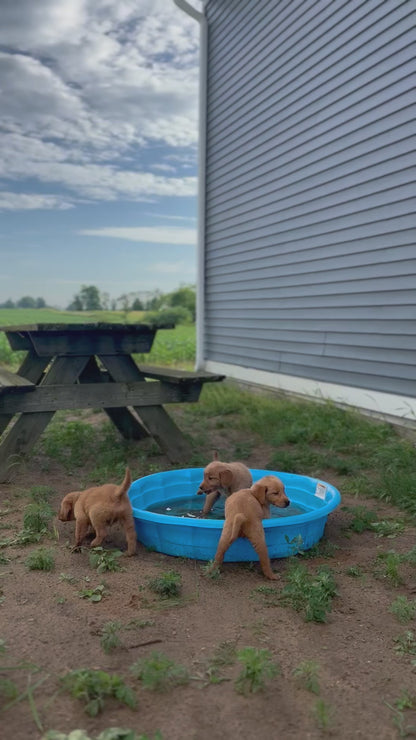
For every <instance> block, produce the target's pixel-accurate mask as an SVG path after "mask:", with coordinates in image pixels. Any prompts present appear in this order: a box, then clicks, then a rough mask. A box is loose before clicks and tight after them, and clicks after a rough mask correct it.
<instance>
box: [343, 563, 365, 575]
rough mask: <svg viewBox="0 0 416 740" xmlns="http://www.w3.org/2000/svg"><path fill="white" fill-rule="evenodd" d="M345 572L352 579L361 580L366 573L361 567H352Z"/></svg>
mask: <svg viewBox="0 0 416 740" xmlns="http://www.w3.org/2000/svg"><path fill="white" fill-rule="evenodd" d="M345 572H346V574H347V576H350V577H351V578H361V577H362V576H363V575H364V572H363V570H362V568H361V567H360V566H359V565H350V567H349V568H347V570H346V571H345Z"/></svg>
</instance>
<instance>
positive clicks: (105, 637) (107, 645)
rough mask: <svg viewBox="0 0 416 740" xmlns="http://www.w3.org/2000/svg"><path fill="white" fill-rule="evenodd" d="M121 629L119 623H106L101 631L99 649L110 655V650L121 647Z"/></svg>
mask: <svg viewBox="0 0 416 740" xmlns="http://www.w3.org/2000/svg"><path fill="white" fill-rule="evenodd" d="M122 629H123V625H122V624H121V622H117V621H115V622H107V623H106V624H104V625H103V627H102V629H101V641H100V642H101V647H102V649H103V650H104V652H105V653H111V651H112V650H115V649H116V648H118V647H120V646H121V645H122V642H121V637H120V632H121V630H122Z"/></svg>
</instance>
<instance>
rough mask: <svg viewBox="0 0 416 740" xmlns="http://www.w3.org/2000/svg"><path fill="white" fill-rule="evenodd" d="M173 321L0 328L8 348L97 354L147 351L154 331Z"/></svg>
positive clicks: (169, 325) (34, 325)
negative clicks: (165, 322) (4, 334)
mask: <svg viewBox="0 0 416 740" xmlns="http://www.w3.org/2000/svg"><path fill="white" fill-rule="evenodd" d="M173 326H174V325H173V324H166V325H164V326H162V327H156V326H155V325H153V324H111V323H101V322H100V323H90V324H32V325H27V326H12V327H10V326H9V327H0V331H4V332H5V333H6V336H7V339H8V341H9V344H10V346H11V348H12V349H14V350H23V349H31V348H34V349H35V351H36V353H37V354H38V355H39V356H40V357H44V356H46V355H50V356H53V355H56V354H61V355H62V354H66V355H70V356H71V355H78V354H83V355H89V356H91V355H97V354H99V353H100V352H102V353H103V354H117V353H122V354H124V353H127V354H129V353H131V352H149V351H150V349H151V347H152V344H153V340H154V337H155V334H156V331H157V330H158V329H159V328H162V329H164V328H172V327H173Z"/></svg>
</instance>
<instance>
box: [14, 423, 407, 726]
mask: <svg viewBox="0 0 416 740" xmlns="http://www.w3.org/2000/svg"><path fill="white" fill-rule="evenodd" d="M212 434H213V435H214V431H213V432H212ZM234 437H235V439H234V441H235V440H236V439H237V438H238V430H235V432H234ZM210 444H211V445H212V447H215V446H218V439H216V438H215V437H214V436H212V439H211V441H210ZM212 447H211V449H212ZM206 454H207V458H209V448H207V450H206ZM269 454H270V450H267V448H266V447H265V446H264V445H263V446H260V445H259V446H257V447H254V448H253V452H252V454H251V455H250V457H249V459H248V461H247V462H248V464H249V465H250V466H251V467H258V468H263V467H266V466H267V464H268V457H269ZM40 462H41V461H40V459H39V456H37V457H36V456H34V457H33V458H32V459H31V460H30V461H29V463H28V465H27V466H26V468H25V469H24V470H23V469H22V470H20V472H19V473H18V475H17V477H16V479H15V480H14V482H13V483H11V484H7V485H6V484H2V485H0V496H1V504H0V509H1V511H0V513H1V517H0V522H1V527H2V530H1V531H0V539H3V538H5V537H7V536H10V535H11V534H13V532H14V531H17V530H19V529H21V526H22V512H23V509H24V507H25V506H26V505H27V502H28V498H27V493H26V494H25V493H24V491H25V490H26V492H27V490H28V489H29V488H30V487H31V486H33V485H34V484H36V485H52V486H53V488H54V490H55V491H56V494H55V495H54V498H53V501H52V503H53V505H54V507H55V509H56V510H57V509H58V506H59V502H60V500H61V498H62V497H63V495H64V494H65V493H67V492H68V491H70V490H73V489H74V488H75V487H76V485H75V482H76V479H77V476H81V473H78V472H77V471H74V473H73V474H72V475H68V474H67V473H65V471H64V470H63V469H62V468H61V467H60V466H59V465H58V464H56V463H52V464H51V465H50V469H49V471H48V472H47V473H46V472H42V467H43V466H42V465H41V464H40ZM129 462H130V464H131V467H132V471H133V475H134V477H136V478H137V477H139V476H140V474H141V471H140V469H139V467H138V466H137V464H136V461H135V459H134V458H132V460H131V461H129ZM157 462H158V464H160V465H161V466H162V467H164V469H168V468H169V467H170V466H169V464H168V463H167V461H166V460H163V457H162V456H160V457H159V458H158V459H157ZM326 479H327V480H329V481H330V482H331V483H333V484H334V485H336V486H338V487H340V490H341V494H342V499H343V500H342V506H345V505H350V506H351V505H357V504H358V503H360V504H361V503H364V504H365V505H366V506H368V507H369V508H373V509H376V507H377V513H378V516H379V517H382V516H386V517H388V518H394V517H398V518H400V519H402V518H403V515H402V514H401V512H398V511H397V510H392V509H390V508H388V507H384V508H381V507H380V506H379V505H378V504H376V503H375V502H374V501H371V500H368V501H364V502H362V501H358V500H357V499H356V498H353V497H352V496H351V495H349V493H348V486H346V485H345V483H342V486H341V482H340V481H337V480H336V479H334V477H333V476H331V475H330V474H329V473H328V477H327V478H326ZM103 482H104V481H103ZM342 506H341V507H339V508H338V509H337V510H336V511H335V512H333V513H332V514H331V515H330V517H329V519H328V523H327V527H326V532H325V538H326V540H327V541H328V542H329V543H330V544H331V545H332V546H333V547H332V552H333V555H332V557H330V558H323V557H322V556H321V557H316V558H313V559H311V558H308V559H306V560H305V561H304V562H305V563H306V565H307V567H308V568H309V569H310V570H311V571H312V570H315V569H316V568H317V566H319V565H322V564H325V565H327V566H329V567H330V568H331V569H332V570H333V571H334V574H335V578H336V582H337V588H338V596H336V598H335V599H334V600H333V605H332V612H331V613H330V614H329V615H328V621H327V623H325V624H317V623H313V622H305V620H304V618H303V615H302V614H300V613H297V612H295V611H293V610H292V609H291V608H289V607H283V606H282V605H281V604H280V603H279V598H278V596H279V593H280V591H281V589H282V587H283V585H284V583H285V578H284V575H285V571H286V569H287V567H288V561H287V559H282V560H279V561H273V563H272V565H273V567H274V569H275V570H276V571H277V572H279V573H280V574H281V578H280V580H279V581H277V582H276V583H272V582H270V581H267V580H266V579H265V578H264V577H263V576H262V574H261V573H260V570H259V566H258V564H257V563H256V564H254V565H250V564H228V565H227V564H226V565H225V566H224V568H223V574H222V577H221V578H220V579H219V580H218V581H215V580H212V579H209V578H206V576H204V574H203V570H202V565H203V564H202V563H200V562H196V561H189V560H186V559H182V558H172V557H170V556H167V555H163V554H161V553H157V552H149V551H147V550H146V549H145V548H144V547H143V546H142V545H140V543H139V544H138V553H137V556H136V557H134V558H130V559H128V558H123V566H124V568H125V570H123V571H122V572H117V573H104V574H102V575H100V574H99V573H97V571H96V570H94V569H92V567H91V566H90V564H89V554H88V550H87V549H84V550H83V551H82V552H81V553H75V552H72V551H71V544H72V538H73V529H74V525H73V523H67V524H64V523H61V522H58V521H57V520H56V522H55V524H56V530H57V534H58V539H56V540H53V539H51V540H45V541H44V542H43V543H42V544H45V545H46V546H48V547H51V548H52V549H53V552H54V556H55V568H54V570H53V571H52V572H43V571H29V570H28V569H27V567H26V565H25V560H26V558H27V556H28V554H29V552H30V551H31V550H33V549H36V547H37V546H36V545H29V546H27V547H22V546H19V547H8V548H4V549H1V550H0V556H2V557H3V558H4V559H3V561H2V564H1V565H0V598H1V603H0V624H1V629H0V638H2V639H3V640H4V641H5V643H6V646H7V650H6V652H5V653H4V654H3V655H1V656H0V679H5V678H7V679H10V678H13V680H14V681H16V683H17V684H18V686H19V689H20V690H21V692H22V693H24V692H25V691H26V690H27V687H28V686H31V687H32V688H33V699H34V705H33V704H31V703H30V701H29V700H28V697H27V694H26V696H24V697H23V698H22V699H21V700H20V701H18V702H16V703H14V704H12V706H9V707H8V704H10V701H9V700H8V699H7V698H6V697H5V696H4V695H1V694H0V706H3V711H1V712H0V728H3V729H0V735H1V737H2V738H10V739H11V738H13V740H27V739H28V738H34V739H35V740H36V738H41V737H42V735H43V732H41V731H40V727H42V728H43V731H46V730H48V729H55V730H60V731H62V732H69V731H70V730H72V729H75V728H84V729H85V730H87V731H88V732H89V733H90V735H91V737H94V738H95V737H96V735H97V734H98V733H99V732H100V731H102V730H103V729H104V728H108V727H129V728H134V729H136V731H138V732H140V733H143V734H146V735H147V736H148V738H152V739H153V738H154V735H155V733H156V731H160V733H161V736H162V738H163V740H224V738H227V739H228V738H230V739H231V738H233V739H234V738H237V737H244V738H246V739H248V740H270V738H281V739H282V740H283V739H284V740H304V739H305V740H306V739H309V738H310V739H311V740H314V739H315V738H321V737H334V738H342V739H345V740H349V739H351V740H352V738H366V739H367V740H368V738H377V740H390V739H391V738H397V737H406V736H410V734H412V735H414V734H415V733H416V729H413V730H411V729H410V728H411V726H413V728H415V727H416V710H415V709H406V708H403V709H399V708H397V707H396V705H395V703H396V701H397V700H398V699H399V698H400V697H401V698H403V696H404V692H407V693H408V694H410V695H412V696H413V706H414V707H415V706H416V673H415V670H416V669H415V667H414V665H413V664H412V660H413V661H414V660H415V658H416V656H415V655H411V654H405V655H400V654H399V653H398V652H397V651H396V650H395V646H396V643H395V641H394V640H395V638H396V637H397V636H399V635H402V634H403V633H404V632H405V630H414V628H415V624H414V621H413V624H407V625H403V624H400V623H399V622H398V620H397V618H396V617H395V616H394V615H393V614H392V613H391V612H390V611H389V608H390V605H391V603H392V601H393V600H394V599H395V598H396V597H397V596H398V595H405V596H407V598H408V599H412V600H413V599H415V598H416V591H415V573H416V568H415V566H411V565H403V566H402V568H401V573H402V577H403V579H404V582H403V584H402V585H400V586H399V587H394V586H393V585H391V583H390V582H389V580H388V578H386V577H381V578H380V577H377V575H376V574H375V559H376V557H377V555H378V554H379V553H380V552H382V551H387V550H390V549H394V550H395V551H396V552H398V553H407V552H409V550H410V549H411V548H412V547H414V546H415V541H416V540H415V529H414V528H412V527H411V526H408V527H406V528H405V531H404V532H403V533H402V534H400V535H398V536H397V537H395V538H393V539H386V538H381V537H377V536H376V535H375V534H374V533H373V532H369V531H367V532H364V533H363V534H354V533H351V532H350V531H349V530H348V529H347V527H348V524H349V522H350V521H351V516H350V514H348V513H347V512H346V511H344V510H343V508H342ZM7 512H8V513H7ZM106 547H108V548H112V547H120V548H121V549H124V548H125V542H124V537H123V534H122V532H121V531H120V530H118V529H117V527H115V528H113V530H112V532H111V536H110V537H109V538H108V539H107V541H106ZM352 566H357V567H359V569H360V572H361V574H362V575H361V576H359V577H352V576H351V575H349V574H348V572H347V571H348V569H349V568H351V567H352ZM169 570H175V571H177V572H178V573H179V574H180V575H181V578H182V592H181V598H180V600H179V602H178V601H175V602H169V601H163V600H161V599H160V598H159V597H158V596H157V595H155V594H154V593H153V592H152V591H151V589H150V588H149V579H150V578H153V577H155V576H157V575H160V574H163V573H166V571H169ZM61 574H66V576H71V577H72V578H71V581H69V580H67V579H66V580H62V578H61ZM103 582H104V583H105V584H106V594H105V596H104V597H103V599H102V600H101V601H100V602H97V603H92V602H90V601H89V600H86V599H83V598H80V596H79V595H78V591H79V590H80V589H82V588H86V587H95V586H96V585H98V584H100V583H103ZM262 587H268V588H267V589H264V588H262ZM270 587H272V588H273V589H274V592H272V593H270V592H269V590H268V589H269V588H270ZM133 620H135V621H134V626H133V627H132V622H133ZM109 621H118V622H120V623H122V624H123V625H124V626H127V625H129V626H130V627H131V628H130V629H125V630H123V631H122V632H121V639H122V646H120V647H118V648H117V649H115V650H114V651H112V652H111V653H109V654H106V653H105V652H104V651H103V649H102V647H101V629H102V627H103V625H105V624H106V623H107V622H109ZM414 635H415V637H416V630H414ZM225 642H227V643H232V644H234V645H235V646H236V648H237V650H238V649H240V648H243V647H245V646H253V647H257V648H266V649H267V650H269V651H270V653H271V655H272V656H273V659H274V660H275V661H276V662H277V663H278V664H279V666H280V675H278V676H276V677H275V678H273V679H272V680H270V681H269V682H268V683H267V685H266V687H265V689H264V690H263V691H259V692H258V693H254V694H249V695H247V696H244V695H241V694H239V693H237V691H236V688H235V684H234V682H235V679H236V677H237V676H238V674H239V673H240V670H241V664H239V663H238V661H235V662H234V663H233V664H232V665H227V666H223V667H221V669H220V675H221V677H222V678H223V679H225V680H224V681H221V682H220V683H217V684H214V683H210V682H209V680H208V675H209V674H208V673H207V669H208V668H209V665H210V661H212V658H213V656H214V655H215V653H216V651H217V650H218V647H219V646H220V644H222V643H225ZM155 650H157V651H159V652H163V653H164V654H166V655H167V656H169V657H170V658H171V659H173V660H174V661H176V662H177V663H181V664H183V665H185V666H186V667H187V668H188V669H189V671H190V673H191V675H192V677H193V678H192V680H191V681H190V683H189V684H188V685H186V686H179V687H171V688H170V689H169V690H168V691H166V692H163V693H160V692H159V693H158V692H152V691H149V690H145V689H144V688H143V687H142V686H141V685H140V682H139V681H137V680H135V679H134V678H133V677H132V675H131V673H130V671H129V667H130V666H131V665H132V664H133V663H134V662H135V661H137V660H138V659H139V658H143V657H146V656H149V655H150V654H151V653H152V651H155ZM305 660H313V661H315V662H316V663H317V664H318V666H319V668H318V680H319V687H320V693H319V695H316V694H314V693H312V692H311V691H309V690H307V689H306V688H305V687H304V686H303V685H302V684H301V683H300V682H299V680H298V679H297V678H296V677H295V676H294V675H293V671H294V669H295V668H296V667H297V666H299V664H300V663H301V662H302V661H305ZM26 662H28V663H31V664H34V666H36V670H35V668H34V667H32V669H30V668H29V667H26V668H20V669H18V670H6V668H7V667H9V668H11V667H15V666H17V665H18V664H22V663H26ZM82 667H84V668H85V667H87V668H99V669H102V670H105V671H108V672H110V673H118V674H120V675H121V676H122V677H123V678H125V679H126V682H127V683H128V684H129V685H130V686H131V687H132V688H134V690H135V692H136V693H137V698H138V707H137V710H136V711H133V710H131V709H129V708H127V707H124V706H122V705H119V704H118V703H117V702H116V701H114V700H110V701H107V703H106V706H105V709H104V711H103V712H102V713H101V714H99V715H98V716H97V717H95V718H91V717H89V716H88V715H87V714H86V713H85V712H84V710H83V706H82V703H81V702H80V701H78V700H75V699H73V698H71V697H70V696H69V695H68V694H67V693H64V692H63V691H62V690H60V683H59V677H60V676H62V675H63V674H64V673H66V672H68V671H69V670H72V669H76V668H82ZM0 685H1V684H0ZM319 702H321V703H320V704H319ZM388 705H390V707H389V706H388ZM4 707H6V709H5V710H4ZM319 708H320V712H319ZM320 724H321V725H322V724H324V725H326V726H325V727H321V726H320ZM406 733H407V734H406Z"/></svg>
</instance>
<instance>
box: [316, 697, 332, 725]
mask: <svg viewBox="0 0 416 740" xmlns="http://www.w3.org/2000/svg"><path fill="white" fill-rule="evenodd" d="M313 714H314V717H315V720H316V722H317V725H318V727H319V729H320V730H323V731H326V730H328V729H329V727H330V725H331V723H332V715H333V709H332V707H331V705H330V704H328V703H327V702H325V701H324V700H323V699H318V700H317V702H316V703H315V705H314V708H313Z"/></svg>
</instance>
